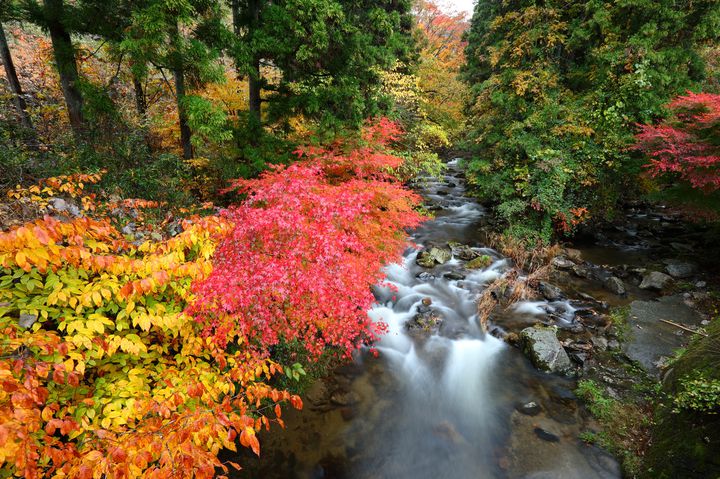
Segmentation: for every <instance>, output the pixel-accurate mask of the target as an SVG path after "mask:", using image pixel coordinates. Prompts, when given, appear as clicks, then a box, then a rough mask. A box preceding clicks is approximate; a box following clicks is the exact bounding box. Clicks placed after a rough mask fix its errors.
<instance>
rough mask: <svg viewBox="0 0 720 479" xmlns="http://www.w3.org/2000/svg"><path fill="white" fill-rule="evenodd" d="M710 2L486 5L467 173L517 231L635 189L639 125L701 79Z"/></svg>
mask: <svg viewBox="0 0 720 479" xmlns="http://www.w3.org/2000/svg"><path fill="white" fill-rule="evenodd" d="M718 18H720V6H719V5H718V3H717V2H714V1H700V2H696V1H692V2H690V1H685V2H681V5H679V4H678V3H677V2H675V1H672V0H666V1H660V2H616V3H611V4H608V3H602V2H579V1H578V2H553V1H550V2H542V3H538V2H534V1H524V0H513V1H507V2H496V1H483V0H481V1H479V2H478V3H477V6H476V8H475V12H474V15H473V19H472V25H471V28H470V30H469V32H468V36H467V41H468V46H467V50H466V55H467V66H466V67H465V70H464V78H465V80H466V81H467V82H468V84H469V86H470V88H471V90H472V95H471V98H470V101H469V102H468V110H469V115H470V116H469V118H470V121H469V124H470V125H471V128H472V129H471V131H470V135H471V139H472V140H473V141H474V142H475V144H476V146H477V150H476V152H477V153H476V157H475V158H474V160H473V161H472V162H471V163H470V180H471V182H473V183H474V184H475V185H476V187H477V190H478V191H479V193H480V194H481V196H483V197H484V198H486V199H488V200H489V201H493V202H496V204H497V207H498V208H497V211H498V213H499V214H500V215H501V216H502V217H503V218H504V219H505V220H507V221H508V223H509V228H510V229H511V231H513V232H514V233H515V234H518V235H521V236H523V235H530V236H537V234H538V232H540V236H541V237H543V238H545V239H548V238H550V237H551V236H552V234H553V232H554V231H564V230H566V228H567V226H568V225H570V224H572V223H573V221H574V220H575V219H576V218H577V213H578V212H580V211H585V210H583V208H588V209H589V210H590V212H591V214H592V215H595V216H598V217H601V216H603V215H604V214H606V213H609V212H611V211H612V210H613V207H614V206H615V205H616V203H617V201H618V198H619V196H620V195H621V194H622V193H623V192H624V191H630V190H631V189H632V187H633V183H634V177H635V175H636V174H637V172H638V171H639V165H638V164H637V162H636V161H634V160H633V157H632V155H630V154H629V153H628V150H627V146H628V145H629V144H631V143H632V141H633V135H632V133H633V128H634V125H635V124H636V123H638V122H651V121H653V120H654V119H655V118H657V117H659V116H662V115H663V105H664V104H665V103H666V101H667V100H668V99H669V98H670V97H672V96H673V95H675V94H678V93H680V92H682V91H684V90H686V89H687V88H688V87H690V86H692V85H694V84H696V83H697V82H699V81H700V80H702V78H703V62H702V59H701V55H700V51H699V48H700V46H701V44H702V43H703V42H705V41H708V40H712V39H716V38H717V24H718Z"/></svg>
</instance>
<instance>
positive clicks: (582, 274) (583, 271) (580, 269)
mask: <svg viewBox="0 0 720 479" xmlns="http://www.w3.org/2000/svg"><path fill="white" fill-rule="evenodd" d="M572 272H573V273H575V276H577V277H578V278H589V277H590V269H589V268H588V267H587V266H585V265H582V264H576V265H575V266H573V267H572Z"/></svg>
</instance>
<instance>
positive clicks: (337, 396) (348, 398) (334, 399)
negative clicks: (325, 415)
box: [330, 391, 360, 406]
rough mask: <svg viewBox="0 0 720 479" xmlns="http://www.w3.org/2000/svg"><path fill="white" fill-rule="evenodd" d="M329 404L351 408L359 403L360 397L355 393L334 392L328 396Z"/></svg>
mask: <svg viewBox="0 0 720 479" xmlns="http://www.w3.org/2000/svg"><path fill="white" fill-rule="evenodd" d="M330 402H331V403H333V404H336V405H338V406H352V405H353V404H357V403H359V402H360V396H358V394H357V393H356V392H355V391H335V392H334V393H332V396H330Z"/></svg>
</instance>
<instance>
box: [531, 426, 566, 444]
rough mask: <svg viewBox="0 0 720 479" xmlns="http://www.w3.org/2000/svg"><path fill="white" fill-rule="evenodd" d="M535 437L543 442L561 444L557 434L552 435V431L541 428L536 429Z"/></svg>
mask: <svg viewBox="0 0 720 479" xmlns="http://www.w3.org/2000/svg"><path fill="white" fill-rule="evenodd" d="M533 431H534V432H535V435H536V436H537V437H539V438H540V439H542V440H543V441H548V442H560V438H559V437H557V436H556V435H555V434H553V433H551V432H550V431H546V430H545V429H543V428H541V427H536V428H535V429H534V430H533Z"/></svg>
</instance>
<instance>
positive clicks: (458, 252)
mask: <svg viewBox="0 0 720 479" xmlns="http://www.w3.org/2000/svg"><path fill="white" fill-rule="evenodd" d="M451 249H452V254H453V256H454V257H456V258H458V259H461V260H463V261H470V260H472V259H475V258H477V257H478V256H480V253H478V252H477V251H475V250H473V249H472V248H471V247H469V246H468V245H464V244H461V245H458V244H454V245H453V246H451Z"/></svg>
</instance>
